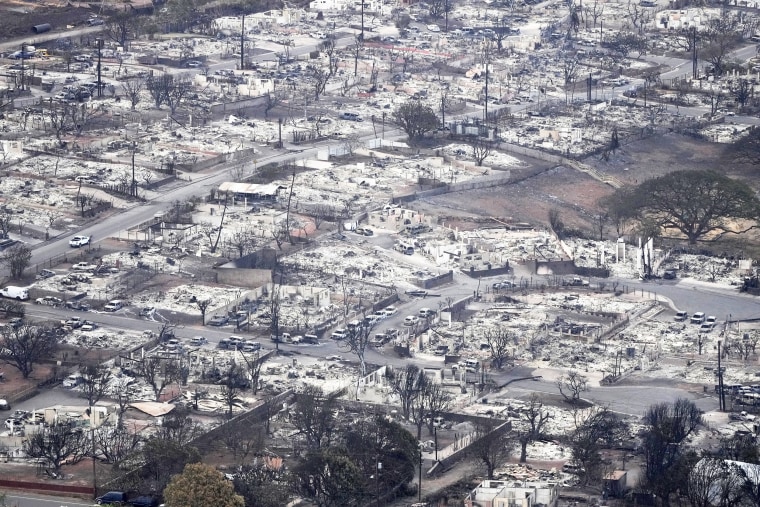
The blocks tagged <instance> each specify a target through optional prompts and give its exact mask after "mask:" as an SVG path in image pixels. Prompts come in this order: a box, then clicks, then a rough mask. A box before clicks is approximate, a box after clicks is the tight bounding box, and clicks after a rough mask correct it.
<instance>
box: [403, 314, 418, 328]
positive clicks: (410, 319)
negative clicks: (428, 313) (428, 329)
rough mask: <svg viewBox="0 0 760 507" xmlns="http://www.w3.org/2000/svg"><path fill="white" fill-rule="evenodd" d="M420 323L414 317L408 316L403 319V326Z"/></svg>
mask: <svg viewBox="0 0 760 507" xmlns="http://www.w3.org/2000/svg"><path fill="white" fill-rule="evenodd" d="M419 321H420V318H419V317H417V316H416V315H409V316H407V317H404V325H405V326H414V325H415V324H417V323H418V322H419Z"/></svg>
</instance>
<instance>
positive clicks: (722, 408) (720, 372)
mask: <svg viewBox="0 0 760 507" xmlns="http://www.w3.org/2000/svg"><path fill="white" fill-rule="evenodd" d="M720 346H721V340H718V390H719V391H720V394H719V395H718V396H719V398H718V406H719V410H720V411H721V412H725V411H726V395H725V393H724V392H723V369H722V368H721V367H720V355H721V350H720Z"/></svg>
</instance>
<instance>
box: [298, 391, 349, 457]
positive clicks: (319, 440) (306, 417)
mask: <svg viewBox="0 0 760 507" xmlns="http://www.w3.org/2000/svg"><path fill="white" fill-rule="evenodd" d="M336 408H337V396H335V395H325V393H324V391H322V388H321V387H318V386H307V387H305V388H304V389H303V391H302V392H300V393H298V394H296V399H295V404H294V406H293V411H292V412H291V415H290V418H291V419H290V420H291V422H292V423H293V426H295V427H296V429H297V430H298V432H299V434H301V435H303V437H304V438H305V439H306V445H307V446H308V447H309V448H312V449H317V448H320V447H326V446H329V445H330V442H331V441H332V439H333V434H334V433H335V430H336V426H337V421H336V418H335V411H336Z"/></svg>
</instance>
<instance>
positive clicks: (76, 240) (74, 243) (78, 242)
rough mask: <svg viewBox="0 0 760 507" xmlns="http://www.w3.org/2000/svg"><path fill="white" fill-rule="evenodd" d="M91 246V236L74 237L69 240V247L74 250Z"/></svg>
mask: <svg viewBox="0 0 760 507" xmlns="http://www.w3.org/2000/svg"><path fill="white" fill-rule="evenodd" d="M89 244H90V237H89V236H74V237H73V238H71V239H70V240H69V246H70V247H72V248H79V247H80V246H85V245H89Z"/></svg>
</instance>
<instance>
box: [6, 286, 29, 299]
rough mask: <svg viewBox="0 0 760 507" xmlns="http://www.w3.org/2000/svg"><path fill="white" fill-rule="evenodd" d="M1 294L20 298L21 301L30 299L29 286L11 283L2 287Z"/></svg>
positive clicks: (11, 297)
mask: <svg viewBox="0 0 760 507" xmlns="http://www.w3.org/2000/svg"><path fill="white" fill-rule="evenodd" d="M0 296H3V297H5V298H10V299H18V300H19V301H26V300H27V299H29V289H28V288H27V287H14V286H13V285H9V286H7V287H3V288H2V289H0Z"/></svg>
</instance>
